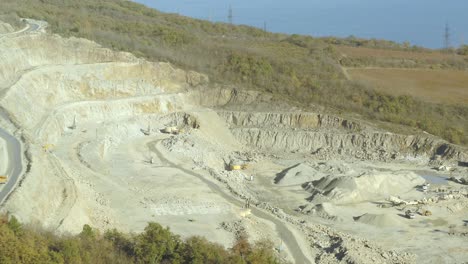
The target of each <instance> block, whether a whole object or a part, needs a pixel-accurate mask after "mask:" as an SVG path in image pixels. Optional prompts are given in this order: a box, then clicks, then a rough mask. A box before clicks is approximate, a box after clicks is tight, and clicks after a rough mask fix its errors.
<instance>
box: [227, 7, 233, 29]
mask: <svg viewBox="0 0 468 264" xmlns="http://www.w3.org/2000/svg"><path fill="white" fill-rule="evenodd" d="M232 18H233V15H232V6H231V5H229V13H228V21H229V24H232Z"/></svg>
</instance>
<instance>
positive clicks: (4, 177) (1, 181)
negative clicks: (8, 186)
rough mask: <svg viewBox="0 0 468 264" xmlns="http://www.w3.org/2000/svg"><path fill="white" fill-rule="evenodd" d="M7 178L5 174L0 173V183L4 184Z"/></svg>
mask: <svg viewBox="0 0 468 264" xmlns="http://www.w3.org/2000/svg"><path fill="white" fill-rule="evenodd" d="M7 180H8V177H7V176H4V175H0V184H5V183H6V182H7Z"/></svg>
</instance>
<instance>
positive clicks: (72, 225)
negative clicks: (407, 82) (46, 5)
mask: <svg viewBox="0 0 468 264" xmlns="http://www.w3.org/2000/svg"><path fill="white" fill-rule="evenodd" d="M29 27H30V28H33V29H34V30H25V31H23V32H22V33H18V34H14V32H13V29H12V28H11V27H10V26H8V25H6V24H3V23H0V34H2V35H0V36H2V37H0V60H1V63H0V89H1V90H0V106H1V108H0V109H1V111H2V118H1V120H0V124H1V128H2V129H3V130H5V131H6V132H8V133H9V134H10V135H13V136H14V137H15V138H17V139H18V140H19V141H20V142H21V145H22V152H21V153H22V160H23V171H22V174H21V177H20V179H19V180H18V182H17V183H16V185H15V188H14V189H13V190H12V192H11V194H10V195H9V196H8V198H7V199H6V200H5V201H4V202H3V203H2V205H1V210H2V211H3V212H8V213H9V214H13V215H15V216H17V217H18V218H19V219H20V220H21V221H23V222H26V223H30V224H35V225H39V226H41V227H44V228H46V229H49V230H52V231H55V232H58V233H78V232H80V231H81V229H82V226H83V225H84V224H89V225H92V226H94V227H97V228H100V229H103V230H104V229H109V228H118V229H120V230H122V231H127V232H140V231H142V230H143V228H144V227H145V226H146V224H147V223H148V222H150V221H154V222H158V223H160V224H162V225H165V226H169V227H170V229H171V230H172V231H173V232H175V233H177V234H180V235H181V236H182V237H188V236H192V235H200V236H204V237H207V238H208V239H209V240H211V241H214V242H217V243H220V244H222V245H224V246H226V247H230V246H232V243H233V241H234V240H235V238H236V236H238V235H239V232H246V233H247V234H248V235H249V239H251V240H253V241H255V240H259V239H263V238H266V239H269V240H271V241H272V242H273V243H274V244H275V248H276V249H277V252H278V255H279V256H280V257H281V259H282V260H284V261H286V262H287V261H289V262H292V263H315V262H317V263H341V262H343V263H460V262H462V261H466V259H468V251H467V245H468V217H467V215H468V185H465V184H463V183H464V182H463V181H462V180H457V179H463V177H466V176H467V173H468V168H467V167H466V164H467V162H468V152H467V150H466V149H465V148H463V147H460V146H455V145H451V144H449V143H447V142H445V141H443V140H442V139H439V138H436V137H433V136H431V135H429V134H427V133H422V132H421V133H418V134H414V135H406V134H395V133H390V132H387V131H383V130H381V129H379V128H377V127H374V126H372V125H370V124H368V123H367V122H363V121H361V120H359V119H350V118H347V117H345V116H342V117H340V116H335V115H332V114H329V113H326V112H308V111H305V110H302V109H298V108H296V107H292V106H289V105H288V104H287V103H286V102H281V101H276V100H277V99H274V98H275V97H274V96H272V95H270V94H267V93H260V92H257V91H248V90H244V89H237V88H232V87H223V86H219V85H217V84H215V83H213V82H210V80H209V78H208V77H207V76H205V75H203V74H201V73H196V72H192V71H185V70H181V69H177V68H176V67H174V66H173V65H170V64H168V63H160V62H149V61H145V60H143V59H140V58H137V57H135V56H133V55H132V54H129V53H122V52H115V51H112V50H109V49H105V48H102V47H101V46H99V45H98V44H96V43H93V42H91V41H88V40H84V39H76V38H69V39H66V38H62V37H60V36H57V35H52V34H50V33H45V31H44V27H45V25H44V23H43V22H38V21H30V25H29ZM168 128H170V129H168ZM168 132H169V133H168ZM0 150H1V151H2V152H1V153H2V160H1V161H0V164H2V165H3V166H2V168H0V170H1V171H6V170H5V167H6V166H7V165H5V164H8V160H5V159H8V155H6V154H4V153H5V151H6V149H5V144H3V143H2V144H1V145H0ZM8 151H10V150H8ZM451 177H452V178H451ZM465 183H466V182H465ZM2 188H5V186H2V185H0V191H2ZM407 211H410V212H411V213H412V215H413V217H414V218H410V217H408V215H407V214H406V212H407ZM425 211H430V212H431V215H426V213H425Z"/></svg>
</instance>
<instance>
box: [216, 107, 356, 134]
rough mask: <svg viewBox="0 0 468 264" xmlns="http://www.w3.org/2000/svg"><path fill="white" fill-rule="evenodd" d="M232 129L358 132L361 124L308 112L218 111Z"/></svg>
mask: <svg viewBox="0 0 468 264" xmlns="http://www.w3.org/2000/svg"><path fill="white" fill-rule="evenodd" d="M218 114H219V115H220V116H221V117H223V118H224V119H225V120H226V122H227V123H228V124H230V125H231V126H232V127H261V128H271V127H275V128H297V129H317V128H341V129H344V130H350V131H356V130H359V129H360V128H361V127H360V126H359V124H357V123H355V122H352V121H348V120H345V119H342V118H339V117H333V116H329V115H322V114H316V113H306V112H290V113H288V112H281V113H279V112H278V113H274V112H273V113H272V112H256V113H252V112H228V111H226V112H223V111H218Z"/></svg>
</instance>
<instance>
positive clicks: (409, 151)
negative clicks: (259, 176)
mask: <svg viewBox="0 0 468 264" xmlns="http://www.w3.org/2000/svg"><path fill="white" fill-rule="evenodd" d="M219 114H220V116H222V117H224V119H225V120H226V122H227V123H228V124H230V125H231V131H232V133H233V134H234V135H235V136H236V138H237V139H238V140H239V141H241V142H242V143H244V144H246V145H249V146H255V147H257V148H259V149H263V150H265V151H276V152H283V151H287V152H301V153H313V154H316V155H318V156H319V157H321V158H325V159H326V158H330V157H354V158H358V159H365V160H405V159H418V160H419V161H421V162H424V163H428V162H430V161H432V160H434V159H435V157H436V156H437V157H438V158H439V159H441V160H445V161H450V162H458V161H460V160H464V159H466V152H465V151H466V150H464V149H462V148H460V147H457V146H454V145H451V144H449V143H447V142H445V141H443V140H440V139H438V138H435V137H431V136H427V135H399V134H393V133H389V132H381V131H376V130H375V129H372V128H369V127H365V126H363V125H361V124H359V123H357V122H355V121H349V120H345V119H342V118H338V117H333V116H329V115H322V114H315V113H304V112H300V113H297V112H296V113H246V112H234V111H233V112H226V111H222V112H220V113H219ZM288 128H289V129H288ZM290 128H293V130H291V129H290Z"/></svg>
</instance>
